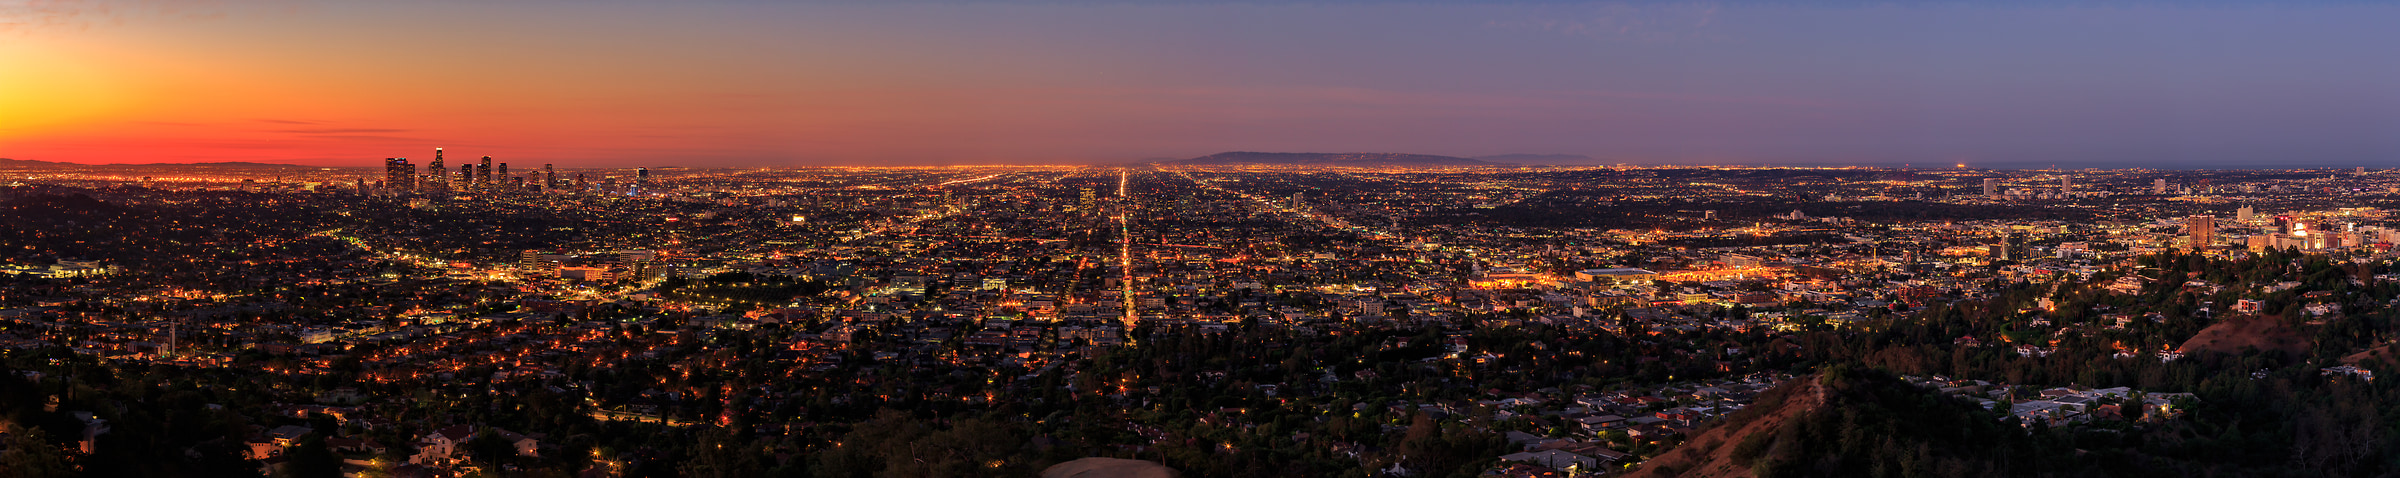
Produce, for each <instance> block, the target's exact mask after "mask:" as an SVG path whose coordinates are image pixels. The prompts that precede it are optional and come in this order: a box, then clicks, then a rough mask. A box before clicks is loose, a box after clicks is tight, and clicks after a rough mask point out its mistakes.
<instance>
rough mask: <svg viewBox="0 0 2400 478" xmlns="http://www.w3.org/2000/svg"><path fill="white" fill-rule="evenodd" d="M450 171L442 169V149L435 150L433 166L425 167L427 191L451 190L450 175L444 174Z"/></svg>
mask: <svg viewBox="0 0 2400 478" xmlns="http://www.w3.org/2000/svg"><path fill="white" fill-rule="evenodd" d="M449 171H450V170H449V169H445V168H443V167H442V148H433V164H427V165H425V189H428V190H433V191H448V190H450V175H447V174H442V173H445V172H449Z"/></svg>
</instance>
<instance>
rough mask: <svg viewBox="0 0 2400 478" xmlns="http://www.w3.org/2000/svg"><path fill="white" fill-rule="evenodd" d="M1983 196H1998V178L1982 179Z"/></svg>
mask: <svg viewBox="0 0 2400 478" xmlns="http://www.w3.org/2000/svg"><path fill="white" fill-rule="evenodd" d="M1983 195H1985V196H1998V195H2000V178H1983Z"/></svg>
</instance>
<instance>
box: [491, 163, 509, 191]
mask: <svg viewBox="0 0 2400 478" xmlns="http://www.w3.org/2000/svg"><path fill="white" fill-rule="evenodd" d="M492 177H496V178H500V179H501V180H502V182H503V183H505V182H506V181H507V179H508V163H500V167H499V168H497V169H493V170H492ZM508 187H509V185H508V184H498V185H494V187H493V189H508Z"/></svg>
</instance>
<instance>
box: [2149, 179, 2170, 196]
mask: <svg viewBox="0 0 2400 478" xmlns="http://www.w3.org/2000/svg"><path fill="white" fill-rule="evenodd" d="M2150 194H2157V195H2161V196H2164V195H2166V194H2167V180H2165V179H2153V180H2150Z"/></svg>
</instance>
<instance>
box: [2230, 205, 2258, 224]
mask: <svg viewBox="0 0 2400 478" xmlns="http://www.w3.org/2000/svg"><path fill="white" fill-rule="evenodd" d="M2254 215H2255V214H2254V213H2252V212H2251V211H2250V206H2242V208H2241V209H2235V210H2233V221H2234V222H2239V223H2243V224H2249V223H2250V219H2251V218H2252V217H2253V216H2254Z"/></svg>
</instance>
